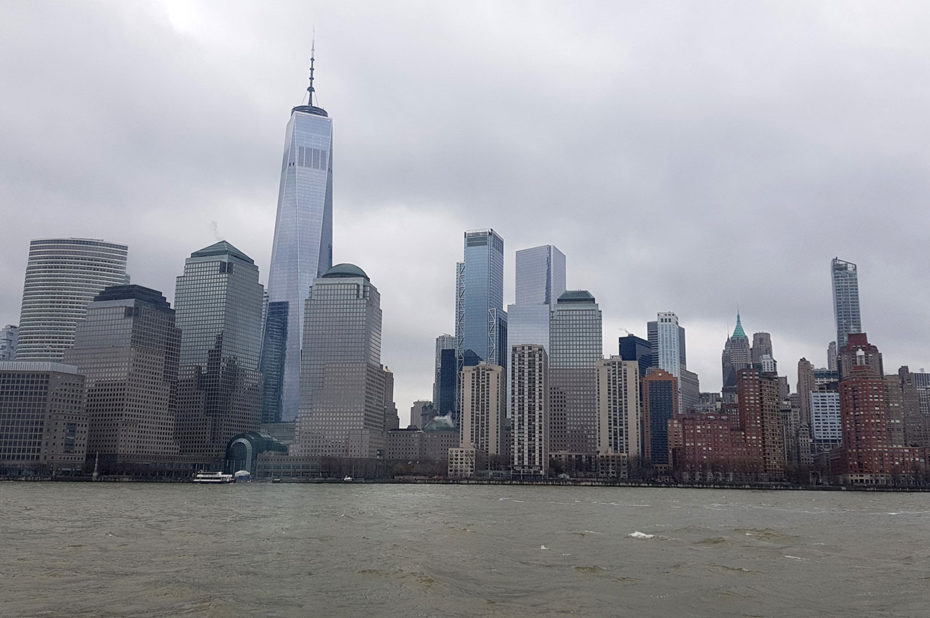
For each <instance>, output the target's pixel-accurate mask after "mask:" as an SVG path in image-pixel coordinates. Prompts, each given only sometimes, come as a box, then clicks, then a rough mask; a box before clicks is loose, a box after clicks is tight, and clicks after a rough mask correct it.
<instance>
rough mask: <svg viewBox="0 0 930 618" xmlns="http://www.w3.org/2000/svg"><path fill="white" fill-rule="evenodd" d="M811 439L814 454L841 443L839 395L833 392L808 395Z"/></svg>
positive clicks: (815, 392) (818, 392)
mask: <svg viewBox="0 0 930 618" xmlns="http://www.w3.org/2000/svg"><path fill="white" fill-rule="evenodd" d="M807 400H808V408H809V409H810V415H811V439H812V440H813V445H812V446H813V447H814V450H815V451H816V452H823V451H829V450H831V449H834V448H836V447H837V446H839V445H840V444H842V443H843V431H842V424H841V422H840V394H839V393H838V392H836V391H835V390H823V391H812V392H810V393H808V396H807Z"/></svg>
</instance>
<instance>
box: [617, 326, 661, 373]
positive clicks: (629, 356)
mask: <svg viewBox="0 0 930 618" xmlns="http://www.w3.org/2000/svg"><path fill="white" fill-rule="evenodd" d="M656 337H658V330H657V331H656ZM619 344H620V358H622V359H623V360H628V361H636V363H637V364H638V365H639V377H641V378H644V377H646V372H647V370H648V369H649V368H650V367H654V366H655V363H654V361H653V355H652V346H651V345H650V343H649V341H648V340H647V339H643V338H642V337H637V336H636V335H627V336H625V337H620V340H619Z"/></svg>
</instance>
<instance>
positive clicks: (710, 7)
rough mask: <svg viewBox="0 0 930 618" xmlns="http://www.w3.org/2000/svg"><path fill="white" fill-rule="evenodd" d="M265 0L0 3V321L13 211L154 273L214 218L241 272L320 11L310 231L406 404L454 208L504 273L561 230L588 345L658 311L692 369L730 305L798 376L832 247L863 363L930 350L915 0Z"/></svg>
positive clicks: (443, 298) (206, 231)
mask: <svg viewBox="0 0 930 618" xmlns="http://www.w3.org/2000/svg"><path fill="white" fill-rule="evenodd" d="M267 4H268V5H270V6H265V5H266V3H255V2H230V1H228V0H224V1H223V2H219V1H216V2H195V3H188V2H185V1H178V2H117V1H113V2H94V3H88V2H80V3H78V2H74V3H68V2H54V3H52V2H39V1H33V2H14V1H12V0H6V1H4V2H2V3H0V85H2V89H0V93H2V96H0V204H2V209H3V210H2V213H3V219H2V230H3V242H2V244H0V251H2V260H0V284H2V285H0V289H2V291H3V292H2V297H0V323H14V324H15V323H17V322H18V320H19V308H20V301H21V294H22V285H23V274H24V270H25V265H26V256H27V250H28V243H29V240H30V239H34V238H49V237H62V236H64V237H68V236H78V237H92V238H103V239H106V240H109V241H115V242H122V243H126V244H128V245H129V271H130V274H131V276H132V280H133V282H134V283H138V284H141V285H146V286H149V287H153V288H156V289H158V290H161V291H163V292H164V293H165V295H166V296H167V297H168V299H169V300H173V297H174V278H175V277H176V276H177V275H178V274H180V272H181V271H182V269H183V264H184V259H185V258H186V257H187V256H188V255H189V254H190V253H191V252H192V251H195V250H197V249H199V248H202V247H204V246H206V245H208V244H211V243H213V242H215V241H216V240H217V239H220V238H222V239H226V240H228V241H229V242H231V243H232V244H234V245H236V246H237V247H239V248H240V249H241V250H243V251H245V252H246V253H247V254H249V255H250V256H252V257H253V258H254V259H255V261H256V263H258V265H259V267H260V269H261V278H262V282H263V283H265V282H266V280H267V267H268V263H269V261H270V257H271V241H272V235H273V231H274V219H275V208H276V200H277V194H278V178H279V173H280V164H281V152H282V148H283V139H284V128H285V124H286V123H287V120H288V116H289V113H290V108H291V107H292V106H293V105H296V104H299V103H300V102H301V99H302V97H304V96H305V88H306V77H307V66H308V59H309V54H310V43H311V38H312V32H313V29H314V28H316V49H317V54H316V57H317V73H316V75H317V81H316V87H317V93H318V95H319V96H318V99H319V103H320V104H321V105H322V106H323V107H325V108H326V109H327V110H328V111H329V114H330V116H331V117H332V118H333V122H334V134H335V145H334V208H333V210H334V259H335V261H336V262H353V263H356V264H358V265H359V266H361V267H362V268H364V269H365V270H366V271H367V272H368V274H369V275H370V276H371V279H372V282H373V283H374V284H375V285H376V286H377V287H378V289H379V290H380V292H381V302H382V309H383V312H384V338H383V351H382V358H383V362H384V363H385V364H387V365H388V366H389V367H390V368H391V369H392V370H393V371H394V373H395V381H396V391H395V396H396V400H397V406H398V408H399V410H400V412H401V421H402V423H404V424H406V422H407V419H408V416H407V411H408V410H409V407H410V404H411V402H412V400H413V399H418V398H424V399H428V398H430V397H431V392H432V391H431V388H432V366H433V346H434V338H435V337H436V336H437V335H439V334H441V333H446V332H447V333H453V332H454V298H453V297H454V294H453V291H454V284H455V262H456V261H458V260H461V259H462V233H463V231H464V230H466V229H471V228H485V227H493V228H494V229H495V230H497V231H498V232H499V233H500V234H501V235H502V236H503V237H504V242H505V289H504V299H505V303H510V302H513V263H514V259H513V252H514V251H515V250H517V249H522V248H526V247H531V246H535V245H540V244H547V243H551V244H554V245H556V246H558V247H559V248H560V249H561V250H562V251H563V252H564V253H565V254H566V256H567V264H568V287H569V288H570V289H588V290H590V291H591V292H592V293H593V294H594V295H595V297H596V298H597V301H598V303H599V304H600V307H601V309H602V311H603V315H604V352H605V354H609V353H616V348H617V344H616V339H617V337H618V336H620V335H623V334H625V332H626V330H628V331H630V332H632V333H635V334H638V335H640V336H645V330H646V329H645V322H646V321H647V320H650V319H655V315H656V312H658V311H675V312H676V313H677V314H678V316H679V319H680V321H681V324H682V325H683V326H684V327H685V328H686V329H687V337H688V339H687V346H688V347H687V349H688V367H689V368H690V369H692V370H694V371H697V372H698V373H699V375H700V379H701V387H702V390H705V391H707V390H719V388H720V380H721V377H720V353H721V350H722V347H723V343H724V341H725V339H726V336H727V333H728V331H731V330H732V328H733V325H734V322H735V315H736V311H737V309H739V310H740V312H741V313H742V316H743V324H744V326H745V328H746V331H747V332H748V333H752V332H755V331H768V332H770V333H771V334H772V340H773V344H774V352H775V358H776V359H777V360H778V361H779V372H780V373H784V374H787V375H789V376H790V381H791V383H792V388H794V385H795V381H796V365H797V361H798V359H799V358H800V357H801V356H805V357H807V358H808V359H811V360H812V361H813V362H814V363H815V365H818V366H823V365H824V364H825V363H826V347H827V344H828V342H829V341H831V340H832V339H833V338H834V336H835V335H834V333H835V331H834V328H835V327H834V323H833V310H832V297H831V292H830V271H829V264H830V259H831V258H832V257H834V256H839V257H841V258H844V259H847V260H850V261H853V262H856V263H857V264H858V265H859V288H860V298H861V305H862V323H863V327H864V329H865V330H866V331H868V333H869V338H870V340H872V342H873V343H875V344H876V345H878V346H879V348H880V350H881V351H882V352H883V354H884V357H885V368H886V371H887V372H889V373H891V372H893V371H894V370H896V369H897V367H898V366H899V365H901V364H909V365H910V366H911V368H912V369H913V370H916V369H919V368H921V367H927V368H930V345H928V344H930V321H928V320H927V319H926V314H927V309H926V308H927V307H928V306H930V286H928V280H930V270H928V268H927V261H928V260H927V256H928V251H930V247H928V237H930V209H928V208H927V206H928V196H930V186H928V180H930V174H928V171H930V170H928V164H930V139H928V136H930V126H928V125H930V112H928V110H930V37H928V36H927V33H928V32H930V11H928V10H927V5H926V4H925V3H921V2H915V3H905V2H895V3H890V4H889V3H882V2H872V3H854V2H836V3H801V2H794V3H787V2H779V3H772V4H766V3H762V2H751V3H747V2H741V1H740V2H703V1H702V2H675V3H671V2H668V3H661V2H660V3H643V2H624V3H621V2H613V1H611V2H603V3H597V2H572V3H569V2H557V3H543V2H527V3H516V2H512V3H498V2H469V3H465V4H462V3H438V2H432V1H426V2H378V3H376V2H370V3H362V2H331V3H308V2H298V3H293V4H287V3H283V2H275V3H267ZM624 329H625V330H624Z"/></svg>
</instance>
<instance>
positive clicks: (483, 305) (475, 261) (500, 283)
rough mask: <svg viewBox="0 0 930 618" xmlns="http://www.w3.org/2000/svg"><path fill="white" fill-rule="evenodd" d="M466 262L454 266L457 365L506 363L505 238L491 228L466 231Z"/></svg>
mask: <svg viewBox="0 0 930 618" xmlns="http://www.w3.org/2000/svg"><path fill="white" fill-rule="evenodd" d="M464 255H465V261H463V262H459V263H458V264H457V265H456V303H455V306H456V319H455V342H456V344H455V346H456V355H457V357H458V363H459V368H460V369H461V367H463V366H468V365H475V364H477V363H479V362H481V361H486V362H488V363H491V364H493V365H506V364H507V360H506V358H507V354H506V350H507V314H506V313H504V239H503V238H501V237H500V235H498V234H497V232H495V231H494V230H491V229H487V230H473V231H468V232H465V251H464Z"/></svg>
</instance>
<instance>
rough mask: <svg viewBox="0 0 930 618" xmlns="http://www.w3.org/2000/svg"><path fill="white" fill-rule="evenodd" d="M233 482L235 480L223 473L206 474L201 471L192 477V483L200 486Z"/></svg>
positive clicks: (230, 475)
mask: <svg viewBox="0 0 930 618" xmlns="http://www.w3.org/2000/svg"><path fill="white" fill-rule="evenodd" d="M235 480H236V479H235V477H234V476H233V475H232V474H225V473H223V472H206V471H203V470H201V471H200V472H198V473H197V474H195V475H194V482H195V483H200V484H202V485H218V484H223V483H233V482H235Z"/></svg>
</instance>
